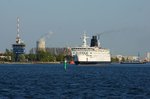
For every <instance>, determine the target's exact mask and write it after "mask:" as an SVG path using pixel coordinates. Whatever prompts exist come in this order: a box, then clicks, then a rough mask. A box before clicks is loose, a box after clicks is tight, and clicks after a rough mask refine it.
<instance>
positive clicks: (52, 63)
mask: <svg viewBox="0 0 150 99" xmlns="http://www.w3.org/2000/svg"><path fill="white" fill-rule="evenodd" d="M61 63H62V62H0V64H61Z"/></svg>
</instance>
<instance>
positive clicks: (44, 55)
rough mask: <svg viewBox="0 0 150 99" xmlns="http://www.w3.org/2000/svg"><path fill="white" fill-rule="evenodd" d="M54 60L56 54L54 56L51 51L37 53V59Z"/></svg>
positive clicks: (43, 60)
mask: <svg viewBox="0 0 150 99" xmlns="http://www.w3.org/2000/svg"><path fill="white" fill-rule="evenodd" d="M54 60H55V58H54V56H52V55H51V53H49V52H44V51H38V53H37V61H41V62H52V61H54Z"/></svg>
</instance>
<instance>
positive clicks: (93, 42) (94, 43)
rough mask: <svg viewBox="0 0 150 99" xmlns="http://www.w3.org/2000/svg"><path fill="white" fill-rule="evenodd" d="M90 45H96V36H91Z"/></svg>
mask: <svg viewBox="0 0 150 99" xmlns="http://www.w3.org/2000/svg"><path fill="white" fill-rule="evenodd" d="M91 47H98V40H97V36H92V39H91Z"/></svg>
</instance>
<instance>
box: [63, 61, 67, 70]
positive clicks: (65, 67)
mask: <svg viewBox="0 0 150 99" xmlns="http://www.w3.org/2000/svg"><path fill="white" fill-rule="evenodd" d="M64 69H65V70H66V69H67V60H66V59H65V61H64Z"/></svg>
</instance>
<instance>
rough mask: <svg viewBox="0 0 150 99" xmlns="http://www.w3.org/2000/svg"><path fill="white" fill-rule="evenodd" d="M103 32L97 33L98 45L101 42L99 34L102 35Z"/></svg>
mask: <svg viewBox="0 0 150 99" xmlns="http://www.w3.org/2000/svg"><path fill="white" fill-rule="evenodd" d="M102 34H103V33H97V39H98V46H99V47H101V43H100V36H101V35H102Z"/></svg>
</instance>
